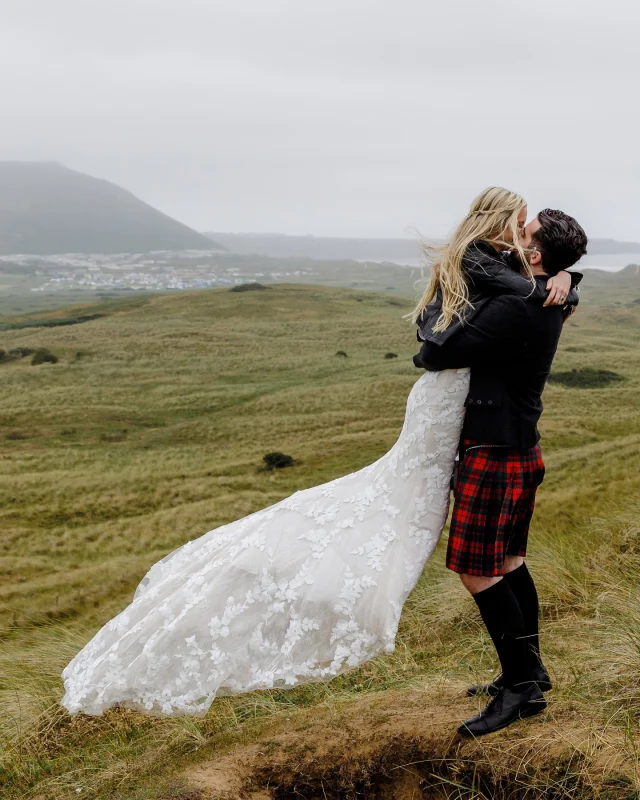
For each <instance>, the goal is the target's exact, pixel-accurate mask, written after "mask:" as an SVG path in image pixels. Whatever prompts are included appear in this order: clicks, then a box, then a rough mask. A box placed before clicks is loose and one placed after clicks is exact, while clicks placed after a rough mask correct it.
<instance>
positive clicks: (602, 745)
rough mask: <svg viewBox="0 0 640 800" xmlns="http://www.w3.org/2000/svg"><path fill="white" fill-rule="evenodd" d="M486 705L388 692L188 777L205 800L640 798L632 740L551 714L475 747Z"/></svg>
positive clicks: (270, 736)
mask: <svg viewBox="0 0 640 800" xmlns="http://www.w3.org/2000/svg"><path fill="white" fill-rule="evenodd" d="M477 708H478V701H473V700H467V699H466V698H464V697H455V698H452V696H451V693H450V692H447V696H444V695H443V693H442V692H439V693H437V694H434V693H433V692H429V693H422V692H406V693H393V692H389V693H387V694H385V695H379V696H376V697H372V698H369V699H363V700H361V701H358V702H357V703H350V704H349V705H348V706H345V707H344V708H340V707H338V706H335V707H332V708H326V707H325V708H316V709H312V710H309V711H304V712H301V713H298V714H297V715H296V716H295V717H292V718H291V719H286V718H284V719H283V718H279V719H278V720H277V721H274V723H272V724H271V725H270V727H269V729H265V730H263V731H262V733H261V736H260V740H259V741H257V742H255V743H252V744H246V745H241V746H237V747H236V748H235V749H234V750H233V752H227V753H225V754H221V755H220V756H219V757H218V758H215V759H214V760H211V761H207V762H202V763H200V764H199V765H198V766H196V767H192V768H191V769H190V770H188V771H187V772H186V773H185V774H184V775H183V776H182V777H183V778H184V779H185V780H186V782H187V784H188V786H189V787H193V788H194V789H198V790H199V791H200V792H201V793H202V797H203V800H266V799H267V798H270V800H284V799H285V798H294V797H297V798H308V800H338V799H339V798H340V799H342V798H344V799H345V800H352V799H353V800H356V798H371V799H372V800H373V799H374V798H375V799H376V800H377V798H389V800H418V798H429V799H430V800H436V799H439V798H445V797H446V798H462V797H465V798H469V800H471V799H472V798H491V800H498V799H499V798H504V799H505V800H506V798H509V800H519V799H520V798H522V799H523V800H524V798H527V800H530V798H537V797H543V796H544V797H545V798H550V799H551V798H570V797H571V798H573V797H576V798H596V797H597V798H606V800H628V798H630V797H634V798H635V797H637V796H638V795H637V794H635V791H636V788H635V785H634V782H633V765H632V764H631V762H630V761H629V760H627V759H625V756H624V752H625V747H624V742H623V736H622V735H621V734H620V735H616V734H613V733H612V735H611V737H609V738H607V736H605V734H604V733H603V732H602V731H601V730H597V729H595V728H581V727H576V725H575V721H574V720H571V718H570V715H569V717H567V716H566V714H565V713H563V714H562V716H563V717H565V719H564V721H563V722H562V723H561V724H560V723H559V722H558V721H557V720H556V711H554V709H553V706H552V707H551V710H550V711H548V712H547V714H546V715H545V717H540V718H538V719H537V720H531V721H528V722H521V723H519V724H518V725H514V726H512V727H511V728H509V729H507V730H505V731H501V732H500V733H498V734H495V735H493V736H489V737H486V738H483V739H478V740H467V739H461V738H460V737H459V736H458V735H457V734H456V728H457V726H458V724H459V723H460V721H461V720H462V719H463V718H465V717H466V716H469V715H471V714H473V713H475V712H476V709H477Z"/></svg>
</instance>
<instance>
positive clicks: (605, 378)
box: [549, 367, 624, 389]
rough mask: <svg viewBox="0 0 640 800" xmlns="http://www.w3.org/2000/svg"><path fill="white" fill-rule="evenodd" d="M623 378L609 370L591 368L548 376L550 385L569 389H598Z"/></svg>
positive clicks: (553, 373)
mask: <svg viewBox="0 0 640 800" xmlns="http://www.w3.org/2000/svg"><path fill="white" fill-rule="evenodd" d="M623 380H624V377H623V376H622V375H618V373H617V372H612V371H611V370H610V369H594V368H593V367H583V368H582V369H572V370H571V371H569V372H552V373H551V375H549V381H550V383H559V384H561V385H562V386H567V387H568V388H570V389H599V388H601V387H602V386H608V385H609V384H610V383H617V382H619V381H623Z"/></svg>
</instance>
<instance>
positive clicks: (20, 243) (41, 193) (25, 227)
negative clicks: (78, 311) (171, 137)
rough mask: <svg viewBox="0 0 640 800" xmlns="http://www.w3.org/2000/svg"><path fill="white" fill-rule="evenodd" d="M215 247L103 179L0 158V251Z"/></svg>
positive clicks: (46, 164) (54, 165)
mask: <svg viewBox="0 0 640 800" xmlns="http://www.w3.org/2000/svg"><path fill="white" fill-rule="evenodd" d="M216 246H217V245H216V243H215V242H213V241H211V239H209V238H207V237H205V236H202V234H200V233H198V232H197V231H194V230H193V229H191V228H189V227H187V226H186V225H183V224H182V223H181V222H177V221H176V220H175V219H172V218H171V217H169V216H167V215H166V214H162V213H161V212H160V211H157V210H156V209H155V208H152V207H151V206H150V205H147V204H146V203H143V202H142V201H141V200H138V198H137V197H134V196H133V195H132V194H131V193H130V192H128V191H126V190H125V189H122V188H121V187H120V186H116V185H115V184H113V183H109V182H108V181H105V180H100V179H98V178H93V177H91V176H90V175H84V174H82V173H81V172H76V171H75V170H71V169H68V168H67V167H64V166H63V165H62V164H57V163H56V162H53V161H41V162H40V161H33V162H31V161H0V254H8V253H39V254H42V253H122V252H130V253H140V252H142V253H144V252H147V251H149V250H165V249H166V250H181V249H183V248H195V249H200V250H210V249H212V248H214V247H216Z"/></svg>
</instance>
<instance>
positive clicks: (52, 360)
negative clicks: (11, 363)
mask: <svg viewBox="0 0 640 800" xmlns="http://www.w3.org/2000/svg"><path fill="white" fill-rule="evenodd" d="M57 363H58V356H54V355H53V353H50V352H49V351H48V350H47V348H46V347H39V348H38V349H37V350H36V351H35V353H34V354H33V358H32V359H31V364H32V366H34V367H35V366H37V365H38V364H57Z"/></svg>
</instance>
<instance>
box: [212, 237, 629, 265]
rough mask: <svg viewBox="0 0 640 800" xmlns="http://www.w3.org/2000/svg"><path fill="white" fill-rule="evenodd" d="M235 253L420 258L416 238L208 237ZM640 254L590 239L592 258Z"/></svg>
mask: <svg viewBox="0 0 640 800" xmlns="http://www.w3.org/2000/svg"><path fill="white" fill-rule="evenodd" d="M205 236H209V237H211V238H212V239H215V241H217V242H220V243H221V244H223V245H224V246H225V247H226V248H227V249H229V250H230V251H231V252H232V253H238V254H242V255H261V256H271V257H272V258H284V257H288V256H296V257H306V258H315V259H319V260H326V259H345V258H350V259H356V260H359V261H396V262H400V263H402V262H404V261H406V262H407V263H413V262H414V261H415V260H416V259H418V258H420V243H419V241H418V238H417V235H416V237H414V238H406V239H340V238H326V237H322V236H286V235H285V234H280V233H273V234H271V233H205ZM621 253H640V243H638V242H617V241H615V240H614V239H590V240H589V255H590V256H598V255H616V254H621Z"/></svg>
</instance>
